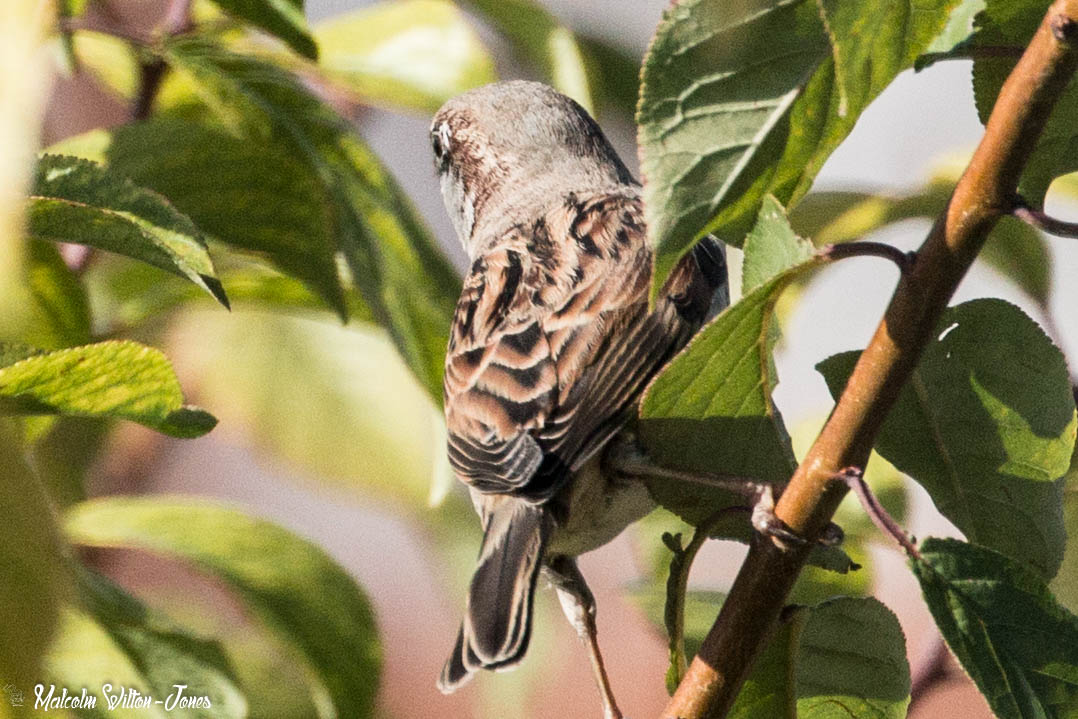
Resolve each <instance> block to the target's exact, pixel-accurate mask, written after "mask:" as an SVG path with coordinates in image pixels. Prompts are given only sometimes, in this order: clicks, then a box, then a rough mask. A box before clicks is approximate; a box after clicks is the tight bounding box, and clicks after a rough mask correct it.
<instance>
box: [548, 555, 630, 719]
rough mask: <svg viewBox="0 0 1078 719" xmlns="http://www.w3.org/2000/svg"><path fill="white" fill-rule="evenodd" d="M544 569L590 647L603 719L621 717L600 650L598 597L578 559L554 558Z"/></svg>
mask: <svg viewBox="0 0 1078 719" xmlns="http://www.w3.org/2000/svg"><path fill="white" fill-rule="evenodd" d="M543 570H544V572H545V574H546V577H547V579H548V580H550V583H551V585H553V587H554V589H555V591H556V592H557V594H558V601H559V602H560V603H561V608H562V611H563V612H565V617H566V618H567V619H568V620H569V623H570V624H572V625H573V628H574V629H576V633H577V634H578V635H580V639H581V641H583V642H584V644H585V645H586V646H587V648H588V658H589V659H590V660H591V670H592V674H594V676H595V684H596V686H598V688H599V694H600V695H601V696H602V700H603V719H622V714H621V710H619V709H618V705H617V702H615V701H614V692H613V690H612V689H611V688H610V678H609V677H608V676H607V674H606V667H605V666H604V665H603V655H602V653H601V652H600V651H599V636H598V631H597V629H596V626H595V597H594V596H593V595H592V593H591V590H590V589H588V584H587V582H585V581H584V577H583V575H582V574H581V573H580V570H579V569H578V568H577V566H576V560H575V559H573V558H572V557H566V556H564V555H559V556H555V557H551V558H550V559H549V560H548V561H547V563H546V566H544V567H543Z"/></svg>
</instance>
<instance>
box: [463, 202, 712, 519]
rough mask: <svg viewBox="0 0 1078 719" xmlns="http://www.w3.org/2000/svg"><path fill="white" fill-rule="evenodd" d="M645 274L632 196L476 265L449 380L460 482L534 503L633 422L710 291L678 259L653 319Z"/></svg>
mask: <svg viewBox="0 0 1078 719" xmlns="http://www.w3.org/2000/svg"><path fill="white" fill-rule="evenodd" d="M559 238H564V239H559ZM650 270H651V254H650V251H649V250H648V248H647V245H646V242H645V240H644V234H643V220H642V217H641V212H640V201H639V199H638V197H637V196H636V195H635V193H631V192H630V193H626V194H624V195H607V196H601V197H592V198H587V199H584V200H578V199H577V198H576V197H574V196H570V197H569V198H568V199H567V202H566V203H565V205H564V206H563V207H561V208H557V209H556V210H555V211H552V212H550V213H548V214H547V216H546V217H543V218H540V219H539V220H538V221H537V222H535V223H534V224H533V225H531V226H527V227H521V226H517V227H515V228H513V229H512V230H511V231H510V232H508V233H506V234H505V235H504V236H503V237H501V238H499V239H498V241H497V242H495V243H494V244H493V245H492V246H491V247H490V248H489V249H488V250H487V251H486V253H484V254H483V256H482V257H481V258H480V259H479V260H477V261H476V263H475V265H473V268H472V273H471V275H470V276H469V278H468V280H467V282H466V286H465V290H464V292H463V293H462V296H461V300H460V303H459V304H458V306H457V311H456V318H455V322H454V328H453V333H452V337H451V339H450V351H449V355H448V356H447V359H446V375H445V394H446V415H447V422H448V428H449V434H450V460H451V463H452V465H453V467H454V469H455V470H456V471H457V473H458V474H459V475H460V476H461V477H462V478H463V479H465V481H467V482H469V483H470V484H471V485H472V486H473V487H476V488H478V489H480V490H481V491H495V492H511V493H514V494H518V495H521V496H524V497H528V498H531V499H534V500H536V501H541V500H543V499H545V498H547V497H549V496H550V495H551V494H552V493H553V492H556V491H557V489H558V487H560V485H561V483H562V481H563V480H564V478H565V476H567V474H568V472H570V471H571V470H572V469H573V468H575V467H576V466H577V465H578V464H579V463H581V462H582V461H583V460H585V459H586V458H587V456H588V455H590V454H591V453H592V452H593V451H594V450H595V449H597V448H598V447H599V446H601V445H602V443H604V442H605V441H606V439H608V438H609V436H610V434H611V433H612V432H613V431H616V429H617V428H618V426H620V425H621V424H622V423H623V422H624V421H625V420H626V419H627V418H628V416H629V410H630V409H631V407H632V405H633V403H634V402H635V401H636V399H637V398H638V396H639V394H640V392H641V391H642V389H643V387H644V385H645V384H646V383H647V382H648V381H649V380H650V378H651V376H652V375H653V374H654V373H655V372H656V371H657V370H658V369H659V368H660V367H661V366H662V364H663V363H665V362H666V360H667V359H668V358H669V357H670V356H671V355H672V354H673V352H675V351H677V349H679V348H680V347H681V346H682V345H684V343H685V342H686V341H687V340H688V338H689V336H690V335H691V334H692V332H693V331H694V330H695V328H696V327H697V326H698V325H699V322H700V321H701V320H702V319H703V314H702V313H701V312H699V311H698V310H699V307H698V305H699V304H700V301H701V298H705V299H706V296H708V295H709V294H710V292H711V291H712V290H713V289H714V288H713V286H711V284H712V283H711V282H710V281H709V280H708V278H706V277H703V276H702V275H701V273H700V271H699V267H698V265H697V263H696V262H695V261H694V260H693V259H692V258H691V257H689V258H686V260H685V261H683V262H682V264H681V266H679V268H678V270H677V271H676V272H675V273H674V275H673V277H672V279H671V281H670V283H668V285H667V287H666V292H665V293H664V298H663V299H660V301H659V304H658V306H657V307H656V311H655V312H654V313H651V314H648V312H647V289H648V284H649V280H650ZM705 285H706V286H705ZM690 305H691V307H690ZM704 307H705V308H706V301H705V303H704ZM686 308H688V309H691V310H692V311H691V312H687V311H686ZM696 315H699V316H696Z"/></svg>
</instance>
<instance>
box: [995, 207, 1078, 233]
mask: <svg viewBox="0 0 1078 719" xmlns="http://www.w3.org/2000/svg"><path fill="white" fill-rule="evenodd" d="M1011 214H1012V215H1014V216H1015V217H1017V218H1018V219H1019V220H1021V221H1022V222H1025V223H1026V224H1029V225H1032V226H1033V227H1036V228H1037V229H1038V230H1043V231H1044V232H1047V233H1048V234H1049V235H1055V236H1057V237H1070V238H1078V222H1065V221H1063V220H1057V219H1056V218H1054V217H1051V216H1049V215H1046V214H1044V212H1042V211H1041V210H1035V209H1033V208H1032V207H1030V206H1029V205H1027V204H1026V203H1025V201H1024V200H1022V199H1019V200H1018V203H1017V204H1016V205H1015V206H1014V209H1013V210H1011Z"/></svg>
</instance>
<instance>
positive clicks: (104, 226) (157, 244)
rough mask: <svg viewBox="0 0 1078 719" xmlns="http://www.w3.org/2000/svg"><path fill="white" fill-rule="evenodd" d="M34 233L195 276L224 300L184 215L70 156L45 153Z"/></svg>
mask: <svg viewBox="0 0 1078 719" xmlns="http://www.w3.org/2000/svg"><path fill="white" fill-rule="evenodd" d="M27 215H28V218H27V219H28V227H27V231H28V233H29V234H30V236H31V237H36V238H38V239H43V240H54V241H58V242H73V243H76V244H80V245H89V246H91V247H97V248H99V249H102V250H107V251H109V252H115V253H117V254H121V255H126V256H127V257H132V258H134V259H136V260H141V261H143V262H147V263H149V264H151V265H154V266H155V267H160V268H161V269H163V270H168V271H169V272H172V273H174V274H178V275H180V276H182V277H186V278H187V279H189V280H191V281H192V282H194V283H195V284H196V285H198V286H199V287H201V288H203V289H204V290H206V291H207V292H209V293H210V294H212V295H213V296H214V297H216V298H217V300H218V301H219V302H220V303H221V304H223V305H225V306H226V307H227V306H228V298H227V297H226V296H225V293H224V289H223V288H222V287H221V283H220V282H219V281H218V280H217V276H216V274H215V272H214V269H213V262H212V261H211V260H210V255H209V253H208V252H207V251H206V242H205V240H203V238H202V235H201V233H200V232H199V230H198V228H197V227H196V226H195V224H194V223H193V222H192V221H191V219H190V218H189V217H187V216H186V215H184V214H182V213H181V212H179V211H178V210H176V208H174V207H173V206H172V205H170V204H169V203H168V201H167V200H166V199H165V198H163V197H161V196H160V195H158V194H156V193H154V192H152V191H150V190H148V189H145V188H142V187H138V186H137V185H135V184H134V183H132V182H131V181H130V180H128V179H126V178H124V177H123V176H122V175H117V174H114V173H111V172H110V171H108V170H107V169H105V168H103V167H101V166H100V165H97V164H96V163H93V162H89V161H87V160H83V159H80V158H75V157H66V156H62V155H43V156H42V157H41V158H40V159H39V160H38V165H37V175H36V178H35V181H34V185H33V188H32V189H31V194H30V204H29V207H28V211H27Z"/></svg>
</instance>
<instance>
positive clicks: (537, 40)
mask: <svg viewBox="0 0 1078 719" xmlns="http://www.w3.org/2000/svg"><path fill="white" fill-rule="evenodd" d="M465 2H466V3H467V5H468V6H469V7H471V8H474V9H475V10H476V11H478V12H479V13H480V14H481V15H482V16H483V17H484V18H486V19H487V20H488V21H490V23H491V25H493V26H494V27H495V28H497V29H498V30H499V31H500V32H501V33H502V34H504V35H505V36H506V37H507V38H509V40H510V41H511V42H512V43H513V45H514V47H515V48H516V50H517V52H519V53H520V55H521V56H522V57H523V58H524V59H525V60H527V61H528V62H529V63H531V64H532V65H534V66H535V67H537V68H539V71H540V72H541V73H542V74H543V78H544V79H545V80H546V81H547V82H549V83H550V84H551V85H553V86H554V87H555V88H557V89H558V90H559V91H560V92H562V93H564V94H566V95H568V96H569V97H571V98H573V99H574V100H576V101H577V102H579V103H580V104H581V106H583V107H584V109H585V110H587V111H588V112H589V113H592V114H594V112H595V103H594V101H593V98H592V90H591V87H590V86H589V84H588V71H587V67H586V65H585V57H584V53H583V51H582V50H581V47H580V41H579V40H578V39H577V37H576V36H575V35H574V34H573V31H572V30H570V29H569V28H568V27H566V26H565V25H562V24H561V23H560V22H558V20H557V18H555V17H554V16H553V15H551V14H550V13H549V12H547V11H546V10H545V9H544V8H543V7H542V6H540V5H539V4H538V3H536V2H533V1H532V0H465Z"/></svg>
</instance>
